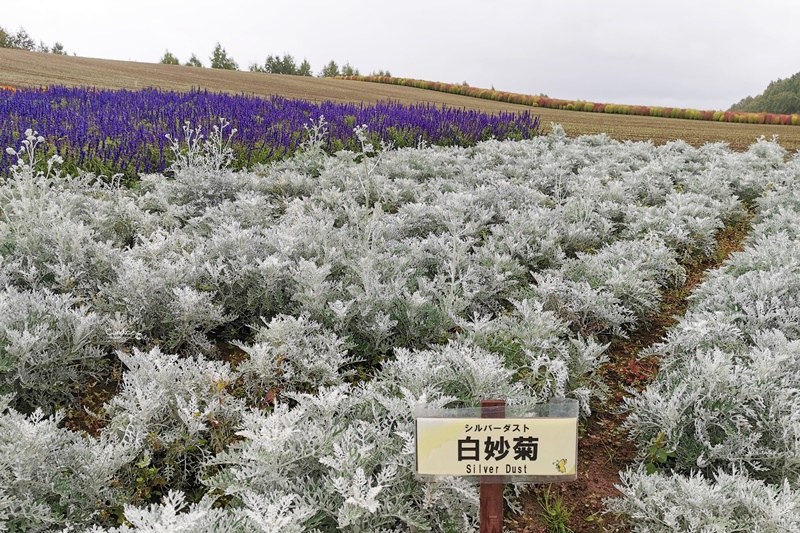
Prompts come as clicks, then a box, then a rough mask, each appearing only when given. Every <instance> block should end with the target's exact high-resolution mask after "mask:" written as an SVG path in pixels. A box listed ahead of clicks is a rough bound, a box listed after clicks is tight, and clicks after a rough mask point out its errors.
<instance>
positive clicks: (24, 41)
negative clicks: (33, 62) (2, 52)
mask: <svg viewBox="0 0 800 533" xmlns="http://www.w3.org/2000/svg"><path fill="white" fill-rule="evenodd" d="M0 48H14V49H16V50H30V51H31V52H46V53H49V54H59V55H67V51H66V50H64V45H63V44H61V43H59V42H56V43H55V44H54V45H53V46H48V45H47V44H45V42H44V41H39V42H38V43H37V42H36V40H35V39H34V38H33V37H31V36H30V35H28V32H27V31H25V28H20V29H19V30H17V32H16V33H14V32H11V31H9V30H7V29H5V28H3V27H0Z"/></svg>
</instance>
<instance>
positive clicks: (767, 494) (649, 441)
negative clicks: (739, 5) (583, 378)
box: [611, 141, 800, 531]
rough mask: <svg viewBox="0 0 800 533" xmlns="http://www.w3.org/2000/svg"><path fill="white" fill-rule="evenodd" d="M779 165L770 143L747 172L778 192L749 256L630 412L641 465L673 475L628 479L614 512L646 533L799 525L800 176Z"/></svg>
mask: <svg viewBox="0 0 800 533" xmlns="http://www.w3.org/2000/svg"><path fill="white" fill-rule="evenodd" d="M784 155H785V154H784V153H783V152H782V151H781V150H779V149H775V148H773V147H772V146H771V145H770V144H769V143H766V142H765V141H759V143H758V144H757V145H754V147H752V148H751V150H750V152H749V153H748V157H749V158H750V160H749V161H748V164H749V165H751V166H755V167H758V168H761V169H762V171H765V172H767V173H768V174H769V175H770V176H771V177H775V178H776V180H775V182H776V183H777V185H775V187H774V190H772V191H770V192H768V193H767V194H766V195H765V197H764V198H761V199H759V201H758V206H759V210H758V214H757V216H756V219H755V221H754V225H753V231H752V233H751V235H750V236H749V237H748V240H747V243H746V247H745V249H744V250H743V251H741V252H736V253H733V254H732V255H731V256H730V258H729V259H728V260H727V261H726V263H725V264H724V265H723V266H722V267H721V268H720V269H718V270H716V271H714V272H712V273H710V274H709V276H708V278H707V280H706V281H705V282H703V283H702V284H701V285H700V286H699V287H698V288H697V289H696V290H695V292H694V293H693V295H692V297H691V304H690V311H689V312H688V313H687V314H686V316H684V317H683V318H682V319H681V320H680V321H679V323H678V324H677V325H676V326H675V327H674V328H673V329H672V331H670V332H669V333H668V335H667V337H666V339H665V340H664V342H662V343H661V344H660V345H657V346H655V347H653V348H652V349H651V350H650V351H649V352H650V353H657V354H662V355H663V360H662V363H661V368H660V371H659V374H658V377H657V378H656V380H655V381H654V382H653V383H651V384H650V386H648V388H647V389H645V390H644V391H642V392H641V393H638V394H635V395H634V396H633V397H631V398H629V399H628V400H627V401H626V404H627V406H628V410H629V415H628V422H627V423H626V425H627V427H628V429H629V430H630V432H631V434H632V436H633V437H634V438H635V439H636V440H637V442H638V446H639V449H640V457H641V458H642V460H643V461H645V462H650V463H651V465H652V464H653V463H655V466H656V467H662V468H669V469H671V470H672V471H673V474H672V475H671V477H666V476H661V475H657V476H644V475H643V474H642V473H640V472H637V473H630V474H628V475H626V476H623V482H624V483H625V485H626V488H625V489H624V490H623V492H625V494H626V498H625V499H623V500H617V501H616V502H614V503H612V504H611V508H612V509H616V510H617V511H621V512H624V513H626V514H628V515H630V516H631V518H632V519H635V520H633V521H632V523H634V524H636V523H637V521H638V523H641V524H643V526H642V527H643V529H642V531H645V530H647V531H650V530H657V531H660V530H665V531H666V530H668V529H670V528H671V529H672V530H674V529H675V528H678V529H682V530H684V529H685V530H688V531H694V530H697V531H700V530H703V531H711V530H715V529H713V527H715V526H716V527H717V529H719V530H720V531H728V530H748V531H783V530H793V529H796V528H797V527H798V523H800V512H798V509H797V496H796V490H797V487H798V484H800V462H798V460H797V458H798V457H800V448H798V443H800V419H798V417H797V412H798V411H799V410H800V367H799V366H798V361H800V353H799V352H798V349H800V345H798V342H800V341H798V336H799V335H800V333H799V332H798V329H797V319H798V313H799V312H800V311H798V305H797V297H798V294H800V289H799V287H800V286H798V283H797V279H798V271H797V268H798V267H797V259H796V258H797V256H798V254H800V251H799V250H800V241H798V239H797V238H796V233H795V232H794V230H793V229H791V228H790V224H787V223H786V222H785V221H787V220H789V221H791V220H794V218H793V217H795V216H796V213H797V212H798V211H799V210H800V204H799V203H798V202H797V197H796V195H795V194H794V193H793V192H792V190H796V184H797V180H798V178H800V173H798V172H797V171H796V169H795V170H791V169H792V168H795V167H796V159H795V160H793V161H792V162H790V163H789V164H786V165H784V162H783V156H784ZM771 169H776V170H777V171H780V172H782V174H780V175H777V176H776V175H775V174H774V173H772V174H771V173H770V170H771ZM659 457H660V459H659ZM665 459H666V460H665ZM715 472H732V473H733V474H732V475H731V476H726V475H724V474H716V475H715ZM737 472H739V473H741V474H736V473H737ZM684 475H691V476H692V477H690V478H688V479H687V478H685V477H683V476H684ZM748 478H751V479H753V480H757V481H750V479H748ZM689 494H691V496H687V495H689ZM662 501H663V502H666V505H663V506H662V504H661V502H662ZM656 502H658V503H656ZM680 502H700V503H699V504H698V505H694V504H692V505H690V506H687V505H686V504H685V503H680ZM670 507H672V508H673V509H674V510H671V509H670ZM701 511H702V512H701ZM682 517H692V520H693V522H686V521H681V520H685V519H684V518H682ZM648 524H649V527H650V528H654V529H648V526H647V525H648ZM656 524H663V526H664V527H663V528H662V529H658V528H657V527H656ZM665 528H666V529H665Z"/></svg>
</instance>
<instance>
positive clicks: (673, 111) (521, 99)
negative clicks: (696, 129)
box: [338, 76, 800, 126]
mask: <svg viewBox="0 0 800 533" xmlns="http://www.w3.org/2000/svg"><path fill="white" fill-rule="evenodd" d="M338 77H339V78H341V79H346V80H357V81H371V82H376V83H388V84H391V85H402V86H405V87H416V88H418V89H428V90H432V91H440V92H446V93H451V94H460V95H464V96H472V97H475V98H484V99H486V100H497V101H500V102H509V103H512V104H522V105H529V106H532V107H546V108H550V109H566V110H569V111H586V112H590V113H614V114H620V115H643V116H651V117H670V118H683V119H692V120H715V121H718V122H745V123H750V124H783V125H787V126H788V125H792V126H798V125H800V115H797V114H795V115H778V114H775V113H745V112H738V111H700V110H697V109H682V108H677V107H676V108H672V107H655V106H642V105H637V106H634V105H619V104H601V103H594V102H586V101H583V100H561V99H558V98H548V97H546V96H532V95H528V94H519V93H509V92H504V91H495V90H494V89H481V88H478V87H470V86H468V85H463V84H454V83H440V82H435V81H424V80H415V79H410V78H391V77H388V76H338Z"/></svg>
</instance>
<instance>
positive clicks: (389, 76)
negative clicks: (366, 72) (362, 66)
mask: <svg viewBox="0 0 800 533" xmlns="http://www.w3.org/2000/svg"><path fill="white" fill-rule="evenodd" d="M370 76H386V77H387V78H391V77H392V73H391V72H389V71H388V70H386V71H383V70H379V71H377V72H375V71H374V70H373V71H372V74H370Z"/></svg>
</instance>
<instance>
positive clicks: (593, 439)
mask: <svg viewBox="0 0 800 533" xmlns="http://www.w3.org/2000/svg"><path fill="white" fill-rule="evenodd" d="M749 229H750V217H748V218H747V219H745V220H742V221H740V222H738V223H736V224H732V225H729V226H726V227H725V228H724V229H723V230H722V231H720V232H719V234H718V235H717V248H716V250H715V252H714V253H713V254H712V255H711V256H709V257H702V258H691V259H690V260H689V261H687V262H685V263H684V264H683V267H684V268H685V269H686V283H685V284H684V285H682V286H681V287H678V288H675V289H670V290H668V291H665V293H664V294H663V299H662V303H661V308H660V310H659V312H658V314H657V315H656V316H654V317H653V318H652V319H651V321H650V323H649V324H648V325H647V326H645V327H642V328H641V329H639V330H637V331H634V332H632V333H631V334H630V337H629V338H628V339H619V338H615V339H614V340H613V342H612V343H611V346H610V347H609V349H608V351H607V353H608V355H609V359H610V361H609V362H608V363H607V364H605V365H604V366H603V368H602V369H601V371H600V376H601V378H602V380H603V381H604V382H605V384H606V385H607V386H608V387H609V395H608V398H607V400H606V402H604V403H600V402H596V403H595V405H593V407H592V409H593V411H592V416H591V417H590V418H589V419H588V420H585V421H583V423H582V424H581V429H580V434H579V439H578V479H577V480H576V481H574V482H567V483H563V484H561V485H552V486H551V487H550V492H551V497H552V496H556V497H560V498H561V499H562V502H563V505H564V507H565V508H566V509H568V510H569V509H571V510H572V516H571V517H570V519H569V520H568V522H567V524H566V525H567V526H568V527H569V529H568V530H550V531H563V532H564V533H568V532H569V531H570V530H571V531H573V532H574V533H599V532H624V531H628V530H629V529H628V528H627V526H626V525H625V522H624V520H623V519H622V518H620V517H616V516H612V515H608V514H603V509H604V508H603V499H604V498H615V497H618V496H620V495H621V494H620V493H619V491H618V490H617V489H616V488H615V487H614V485H615V484H617V483H619V472H620V471H622V470H625V469H626V468H627V467H628V466H630V465H632V464H633V463H634V460H635V458H636V447H635V446H634V443H633V442H632V441H630V440H628V438H627V435H626V433H625V432H624V431H623V430H622V429H621V425H622V423H623V422H624V420H625V417H624V415H621V414H619V413H618V412H617V410H618V408H619V407H620V406H621V405H622V401H623V398H624V397H625V396H626V395H627V392H626V389H631V388H633V389H636V390H643V389H644V388H645V387H646V386H647V384H648V382H649V381H650V380H651V379H652V378H653V377H655V375H656V373H657V372H658V360H657V358H656V357H653V356H650V357H647V358H644V359H641V360H640V359H639V354H640V353H642V351H643V350H644V349H645V348H647V347H649V346H652V345H654V344H656V343H658V342H659V341H661V340H662V339H663V338H664V335H665V334H666V332H667V330H668V329H669V328H670V327H672V326H673V325H675V324H676V323H677V322H678V318H679V317H680V316H682V315H683V314H684V313H685V312H686V309H687V306H688V297H689V295H690V294H691V292H692V290H693V289H694V288H695V287H696V286H697V285H698V284H699V283H701V282H702V281H703V279H704V278H705V275H706V273H707V272H708V271H709V270H712V269H715V268H718V267H719V266H721V265H722V263H723V261H725V259H726V258H727V257H728V256H729V255H730V254H731V253H732V252H735V251H738V250H741V249H742V248H743V242H744V239H745V237H746V236H747V233H748V231H749ZM545 488H546V487H536V488H535V489H534V490H532V491H530V492H529V493H527V494H526V495H525V496H524V497H523V498H522V503H523V506H524V513H523V515H521V516H517V517H509V518H508V519H507V521H506V524H507V526H508V527H510V528H513V529H514V530H515V531H517V532H518V533H545V532H548V529H547V527H546V526H545V523H544V521H543V519H542V518H541V516H542V506H541V505H540V503H538V502H539V500H540V499H541V497H542V495H543V492H544V490H545Z"/></svg>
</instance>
